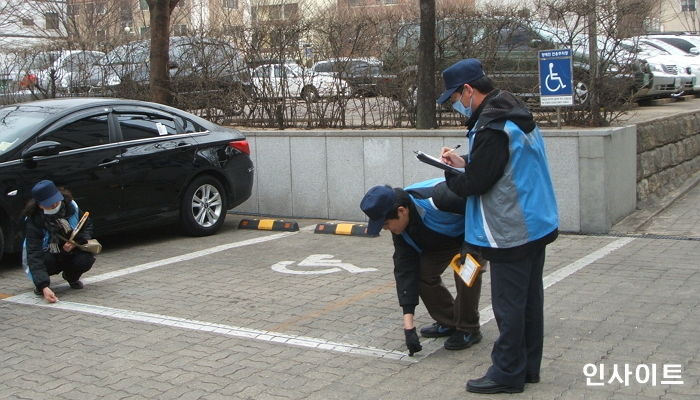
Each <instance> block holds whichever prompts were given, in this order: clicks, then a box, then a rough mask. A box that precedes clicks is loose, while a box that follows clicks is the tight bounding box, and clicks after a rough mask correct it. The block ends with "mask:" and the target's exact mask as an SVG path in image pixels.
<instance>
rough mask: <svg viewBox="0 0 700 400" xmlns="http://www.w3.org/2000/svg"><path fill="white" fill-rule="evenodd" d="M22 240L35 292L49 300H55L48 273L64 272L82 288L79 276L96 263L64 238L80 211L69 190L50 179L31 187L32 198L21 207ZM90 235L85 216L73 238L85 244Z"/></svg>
mask: <svg viewBox="0 0 700 400" xmlns="http://www.w3.org/2000/svg"><path fill="white" fill-rule="evenodd" d="M23 215H24V216H25V240H24V243H23V246H22V265H23V267H24V271H25V272H26V273H27V275H28V276H29V278H30V279H31V280H32V282H33V283H34V286H35V289H34V293H36V294H37V295H38V296H43V297H44V299H46V301H48V302H49V303H55V302H56V301H58V297H56V294H55V293H54V291H53V290H52V289H51V288H50V287H49V286H50V283H51V281H50V278H49V277H50V276H51V275H56V274H58V273H59V272H63V274H62V276H63V279H65V280H66V281H68V285H70V287H71V288H72V289H82V288H83V283H82V282H80V276H81V275H82V274H83V273H85V272H87V271H89V270H90V268H92V265H93V264H94V263H95V256H94V255H92V254H90V253H88V252H85V251H82V250H80V249H79V248H77V247H76V246H75V244H73V243H71V242H69V241H67V238H69V237H70V236H71V233H72V232H73V229H75V228H76V226H77V225H78V221H79V220H80V217H81V214H80V209H79V208H78V204H77V203H76V202H75V201H73V196H72V195H71V193H70V192H69V191H67V190H65V189H62V190H59V189H58V188H57V187H56V185H54V183H53V182H51V181H49V180H43V181H40V182H39V183H37V184H36V185H34V187H33V188H32V199H31V200H29V202H28V203H27V206H26V207H25V209H24V212H23ZM91 237H92V222H91V221H90V219H89V218H88V219H87V220H86V221H85V223H84V224H83V226H82V228H81V229H80V230H79V231H78V233H77V234H76V236H75V238H74V239H73V240H74V241H75V242H76V243H79V244H84V243H86V242H87V241H88V239H90V238H91Z"/></svg>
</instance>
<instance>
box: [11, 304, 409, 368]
mask: <svg viewBox="0 0 700 400" xmlns="http://www.w3.org/2000/svg"><path fill="white" fill-rule="evenodd" d="M5 300H6V301H11V302H13V303H17V304H27V305H33V306H39V307H48V308H57V309H61V310H67V311H77V312H81V313H86V314H92V315H99V316H103V317H108V318H117V319H122V320H127V321H136V322H145V323H148V324H154V325H161V326H169V327H173V328H182V329H188V330H192V331H201V332H211V333H215V334H219V335H224V336H231V337H237V338H242V339H253V340H261V341H265V342H274V343H284V344H289V345H293V346H301V347H309V348H312V349H319V350H329V351H335V352H339V353H349V354H359V355H364V356H370V357H377V358H384V359H389V360H403V361H409V362H417V361H418V360H417V359H415V358H414V359H409V357H408V355H407V354H405V353H403V352H399V351H394V350H383V349H378V348H375V347H367V346H360V345H357V344H349V343H339V342H331V341H328V340H324V339H317V338H312V337H306V336H296V335H285V334H283V333H277V332H269V331H263V330H258V329H250V328H240V327H237V326H229V325H223V324H214V323H210V322H202V321H195V320H191V319H184V318H177V317H171V316H168V315H160V314H151V313H144V312H139V311H131V310H122V309H118V308H110V307H102V306H97V305H92V304H83V303H74V302H70V301H59V302H57V303H53V304H50V303H46V302H45V301H44V299H43V298H41V297H39V296H36V295H34V294H29V293H25V294H21V295H17V296H14V297H11V298H8V299H5Z"/></svg>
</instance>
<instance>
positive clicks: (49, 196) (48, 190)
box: [32, 180, 63, 207]
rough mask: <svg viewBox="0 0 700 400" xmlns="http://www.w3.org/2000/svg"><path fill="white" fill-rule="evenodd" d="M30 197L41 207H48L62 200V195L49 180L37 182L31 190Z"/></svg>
mask: <svg viewBox="0 0 700 400" xmlns="http://www.w3.org/2000/svg"><path fill="white" fill-rule="evenodd" d="M32 197H33V198H34V200H36V202H37V203H39V205H40V206H42V207H48V206H50V205H52V204H54V203H58V202H59V201H61V200H63V195H62V194H61V192H59V191H58V188H57V187H56V185H54V183H53V182H51V181H49V180H43V181H39V182H38V183H37V184H36V185H34V187H33V188H32Z"/></svg>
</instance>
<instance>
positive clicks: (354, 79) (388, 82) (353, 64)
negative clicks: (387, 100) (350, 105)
mask: <svg viewBox="0 0 700 400" xmlns="http://www.w3.org/2000/svg"><path fill="white" fill-rule="evenodd" d="M311 68H312V70H313V71H314V72H318V73H331V74H333V75H334V76H335V77H337V78H340V79H344V80H345V81H347V82H348V84H349V85H350V89H351V93H352V95H353V96H387V97H392V95H394V94H395V92H396V75H392V74H386V73H384V64H383V63H382V62H381V61H380V60H378V59H376V58H330V59H328V60H323V61H319V62H317V63H315V64H314V65H313V67H311Z"/></svg>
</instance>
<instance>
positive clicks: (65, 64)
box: [37, 50, 105, 94]
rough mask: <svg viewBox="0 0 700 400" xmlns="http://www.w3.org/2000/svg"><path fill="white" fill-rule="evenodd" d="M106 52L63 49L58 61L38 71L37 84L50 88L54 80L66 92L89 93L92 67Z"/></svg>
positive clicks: (59, 90) (60, 89)
mask: <svg viewBox="0 0 700 400" xmlns="http://www.w3.org/2000/svg"><path fill="white" fill-rule="evenodd" d="M104 55H105V53H103V52H101V51H91V50H66V51H62V52H61V53H60V55H59V56H58V58H57V59H56V61H54V62H53V64H52V65H51V66H49V67H48V68H46V69H43V70H40V71H38V72H37V85H38V86H39V87H41V88H44V89H48V88H49V87H50V86H51V84H52V82H55V84H56V90H57V91H58V92H60V93H64V94H75V93H87V92H88V90H89V89H90V79H91V71H92V67H93V66H94V65H95V63H96V62H97V61H98V60H99V59H100V58H102V57H103V56H104Z"/></svg>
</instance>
